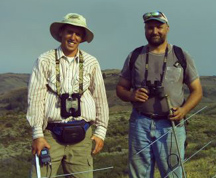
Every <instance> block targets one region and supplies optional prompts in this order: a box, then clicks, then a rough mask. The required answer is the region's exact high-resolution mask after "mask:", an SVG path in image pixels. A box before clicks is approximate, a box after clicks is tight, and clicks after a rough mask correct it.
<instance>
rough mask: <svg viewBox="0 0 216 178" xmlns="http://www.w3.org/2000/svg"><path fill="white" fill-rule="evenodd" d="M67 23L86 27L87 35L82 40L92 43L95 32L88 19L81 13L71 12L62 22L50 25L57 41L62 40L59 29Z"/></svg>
mask: <svg viewBox="0 0 216 178" xmlns="http://www.w3.org/2000/svg"><path fill="white" fill-rule="evenodd" d="M65 24H68V25H73V26H77V27H83V28H84V29H85V37H84V39H83V40H82V42H84V41H87V42H88V43H90V42H91V41H92V40H93V38H94V34H93V32H92V31H91V30H90V29H89V28H88V27H87V23H86V19H85V18H84V17H83V16H82V15H80V14H76V13H69V14H67V15H66V16H65V17H64V19H63V20H62V21H61V22H53V23H52V24H51V25H50V33H51V35H52V37H53V38H54V39H56V40H57V41H59V42H61V37H60V35H59V30H60V28H61V27H62V26H63V25H65Z"/></svg>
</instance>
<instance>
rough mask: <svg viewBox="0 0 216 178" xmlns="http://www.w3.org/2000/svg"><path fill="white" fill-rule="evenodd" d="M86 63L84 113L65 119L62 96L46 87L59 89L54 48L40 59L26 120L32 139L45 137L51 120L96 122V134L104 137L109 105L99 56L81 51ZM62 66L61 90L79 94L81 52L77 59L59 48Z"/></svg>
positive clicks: (30, 89) (30, 94) (29, 88)
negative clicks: (66, 54) (31, 132)
mask: <svg viewBox="0 0 216 178" xmlns="http://www.w3.org/2000/svg"><path fill="white" fill-rule="evenodd" d="M81 52H82V55H83V59H84V63H83V90H84V93H83V95H82V97H81V116H80V117H76V118H72V117H69V118H67V119H64V118H62V117H61V114H60V106H59V96H57V95H56V94H54V93H53V92H51V91H49V90H48V89H47V85H49V87H50V88H51V89H52V90H54V91H57V89H56V59H55V50H54V49H53V50H50V51H48V52H46V53H43V54H42V55H40V56H39V58H38V59H37V61H36V63H35V65H34V67H33V70H32V74H31V77H30V81H29V87H28V110H27V115H26V117H27V120H28V122H29V124H30V125H31V127H32V129H33V139H36V138H39V137H43V136H44V135H43V130H45V129H46V127H47V124H48V122H65V121H69V120H72V119H75V120H81V119H84V120H85V121H87V122H92V123H94V124H95V125H96V129H95V133H94V134H95V135H96V136H98V137H100V138H101V139H103V140H104V138H105V135H106V131H107V126H108V120H109V108H108V103H107V97H106V91H105V86H104V81H103V77H102V73H101V69H100V66H99V63H98V61H97V59H96V58H95V57H93V56H91V55H89V54H88V53H86V52H84V51H81ZM57 58H58V59H59V62H60V63H59V69H60V86H61V89H60V93H61V94H63V93H69V94H72V93H79V52H78V54H77V55H76V56H75V57H74V58H71V57H70V58H69V57H67V56H65V55H64V53H63V51H62V49H61V47H58V48H57Z"/></svg>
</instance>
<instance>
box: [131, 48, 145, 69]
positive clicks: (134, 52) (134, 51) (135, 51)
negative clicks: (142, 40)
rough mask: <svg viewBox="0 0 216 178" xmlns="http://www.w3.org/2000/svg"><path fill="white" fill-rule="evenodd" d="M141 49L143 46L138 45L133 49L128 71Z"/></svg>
mask: <svg viewBox="0 0 216 178" xmlns="http://www.w3.org/2000/svg"><path fill="white" fill-rule="evenodd" d="M142 49H143V46H140V47H138V48H136V49H135V50H133V52H132V55H131V58H130V62H129V68H130V71H132V69H133V67H134V64H135V62H136V60H137V58H138V56H139V55H140V53H141V51H142Z"/></svg>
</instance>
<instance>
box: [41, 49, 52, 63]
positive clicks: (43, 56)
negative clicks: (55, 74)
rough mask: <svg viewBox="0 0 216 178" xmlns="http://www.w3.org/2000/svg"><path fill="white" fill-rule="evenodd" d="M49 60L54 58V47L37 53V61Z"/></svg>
mask: <svg viewBox="0 0 216 178" xmlns="http://www.w3.org/2000/svg"><path fill="white" fill-rule="evenodd" d="M50 60H55V49H51V50H49V51H46V52H44V53H42V54H41V55H39V57H38V61H41V62H42V61H44V62H49V61H50Z"/></svg>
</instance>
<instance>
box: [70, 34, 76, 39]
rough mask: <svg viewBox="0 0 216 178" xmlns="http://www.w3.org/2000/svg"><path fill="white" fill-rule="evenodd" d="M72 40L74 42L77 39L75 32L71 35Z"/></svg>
mask: <svg viewBox="0 0 216 178" xmlns="http://www.w3.org/2000/svg"><path fill="white" fill-rule="evenodd" d="M71 38H72V39H73V40H75V38H76V33H75V32H73V33H72V34H71Z"/></svg>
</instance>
